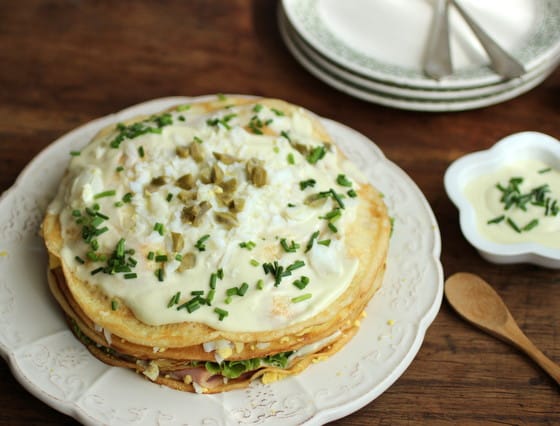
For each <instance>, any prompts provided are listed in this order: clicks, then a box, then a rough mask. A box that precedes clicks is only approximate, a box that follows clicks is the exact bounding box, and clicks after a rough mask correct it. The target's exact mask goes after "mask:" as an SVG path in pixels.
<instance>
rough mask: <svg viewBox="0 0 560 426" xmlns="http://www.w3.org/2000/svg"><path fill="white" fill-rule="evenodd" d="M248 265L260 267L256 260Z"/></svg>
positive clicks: (252, 260)
mask: <svg viewBox="0 0 560 426" xmlns="http://www.w3.org/2000/svg"><path fill="white" fill-rule="evenodd" d="M249 263H250V264H251V266H255V267H257V266H259V265H260V263H259V261H258V260H256V259H251V261H250V262H249Z"/></svg>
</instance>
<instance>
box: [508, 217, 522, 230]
mask: <svg viewBox="0 0 560 426" xmlns="http://www.w3.org/2000/svg"><path fill="white" fill-rule="evenodd" d="M507 223H508V225H509V226H511V227H512V228H513V230H514V231H515V232H517V233H521V229H519V226H517V224H516V223H515V222H514V221H513V220H512V219H511V218H509V217H508V218H507Z"/></svg>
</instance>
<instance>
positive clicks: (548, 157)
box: [444, 132, 560, 268]
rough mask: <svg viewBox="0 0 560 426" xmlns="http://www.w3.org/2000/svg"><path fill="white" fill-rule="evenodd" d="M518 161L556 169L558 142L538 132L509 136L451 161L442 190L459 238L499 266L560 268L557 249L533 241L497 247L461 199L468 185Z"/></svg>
mask: <svg viewBox="0 0 560 426" xmlns="http://www.w3.org/2000/svg"><path fill="white" fill-rule="evenodd" d="M520 159H536V160H541V161H545V162H547V163H548V164H550V165H551V167H553V168H557V169H558V168H560V141H558V140H557V139H554V138H553V137H551V136H548V135H545V134H543V133H538V132H522V133H516V134H513V135H510V136H508V137H506V138H504V139H502V140H500V141H498V142H497V143H496V144H495V145H494V146H492V147H491V148H490V149H488V150H485V151H478V152H474V153H471V154H467V155H465V156H463V157H461V158H459V159H458V160H456V161H454V162H453V163H452V164H451V165H450V166H449V168H448V169H447V171H446V173H445V177H444V184H445V190H446V192H447V195H448V196H449V198H450V199H451V201H452V202H453V203H454V204H455V205H456V206H457V208H458V209H459V221H460V226H461V231H462V232H463V235H464V236H465V238H466V239H467V241H468V242H469V243H470V244H472V245H473V246H474V247H475V248H476V249H477V250H478V251H479V253H480V255H481V256H482V257H483V258H484V259H486V260H488V261H490V262H493V263H500V264H507V263H532V264H535V265H540V266H544V267H547V268H560V249H554V248H549V247H545V246H543V245H541V244H537V243H533V242H526V243H515V244H500V243H495V242H492V241H490V240H488V239H486V238H485V237H483V236H482V235H481V233H480V231H479V230H478V226H477V222H476V212H475V209H474V207H473V205H472V204H471V203H470V202H469V201H468V200H467V197H466V196H465V187H466V186H467V184H468V183H469V182H472V181H473V180H474V179H476V178H477V177H479V176H482V175H483V174H487V173H492V172H493V171H495V170H497V169H499V168H501V167H503V166H504V165H506V164H510V163H513V162H515V161H516V160H517V161H518V160H520Z"/></svg>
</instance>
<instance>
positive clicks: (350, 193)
mask: <svg viewBox="0 0 560 426" xmlns="http://www.w3.org/2000/svg"><path fill="white" fill-rule="evenodd" d="M346 194H347V195H348V196H349V197H350V198H356V197H357V196H358V194H357V193H356V191H354V190H353V189H350V190H348V192H346Z"/></svg>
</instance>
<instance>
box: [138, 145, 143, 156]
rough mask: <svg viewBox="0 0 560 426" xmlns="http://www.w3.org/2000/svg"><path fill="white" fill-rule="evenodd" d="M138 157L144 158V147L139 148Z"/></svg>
mask: <svg viewBox="0 0 560 426" xmlns="http://www.w3.org/2000/svg"><path fill="white" fill-rule="evenodd" d="M138 155H139V156H140V158H144V147H143V146H139V147H138Z"/></svg>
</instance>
